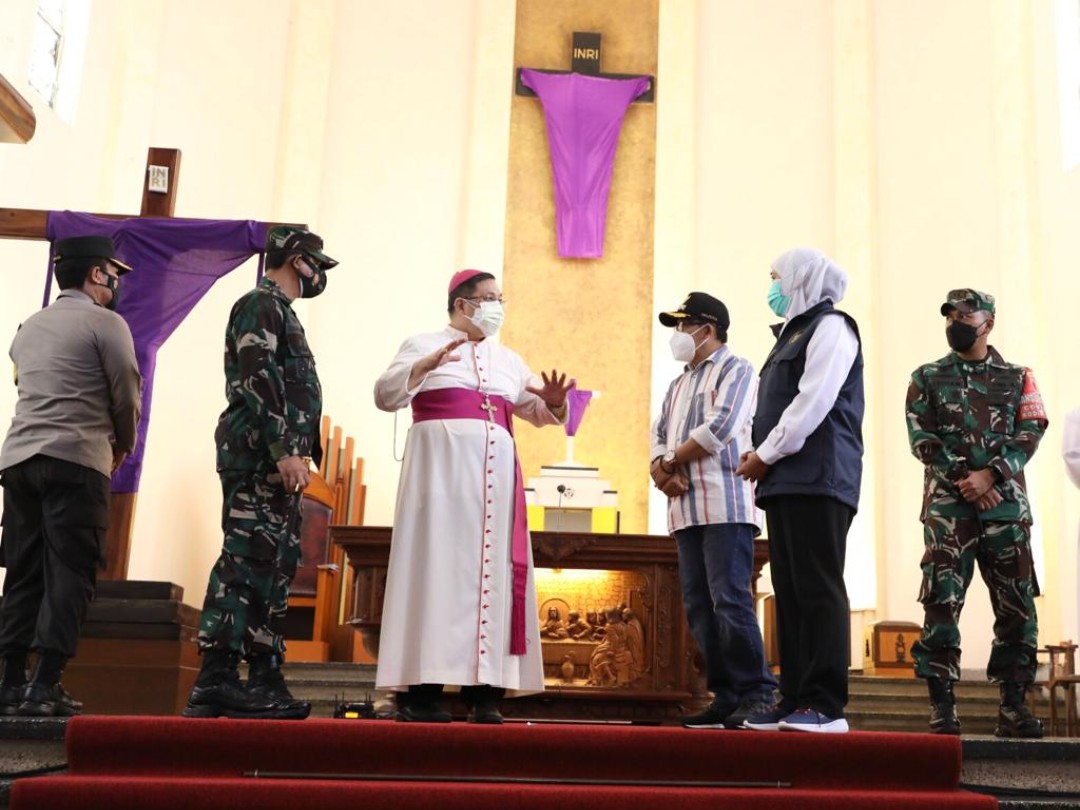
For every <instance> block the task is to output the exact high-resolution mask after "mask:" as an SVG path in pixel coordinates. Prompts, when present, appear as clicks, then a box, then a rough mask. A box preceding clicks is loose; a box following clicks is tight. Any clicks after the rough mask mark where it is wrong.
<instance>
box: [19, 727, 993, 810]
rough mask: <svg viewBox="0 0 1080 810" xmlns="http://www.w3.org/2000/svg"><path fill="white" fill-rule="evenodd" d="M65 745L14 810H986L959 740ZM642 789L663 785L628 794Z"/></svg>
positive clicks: (312, 732) (546, 735)
mask: <svg viewBox="0 0 1080 810" xmlns="http://www.w3.org/2000/svg"><path fill="white" fill-rule="evenodd" d="M66 744H67V751H68V761H69V772H68V773H67V774H65V775H63V776H54V777H41V778H34V779H24V780H20V781H18V782H16V783H15V786H14V789H13V792H12V802H11V806H12V807H13V808H14V810H29V809H30V808H50V810H69V808H70V809H72V810H74V808H80V809H83V808H102V810H106V809H107V810H136V808H137V809H138V810H143V808H150V807H152V808H155V809H156V810H173V808H176V809H177V810H179V808H190V807H199V808H237V809H238V810H239V808H250V807H258V808H259V809H260V810H278V808H281V810H285V808H297V807H319V808H321V809H325V810H337V808H341V809H342V810H345V808H348V810H356V808H358V807H363V808H365V810H369V809H370V810H377V809H378V808H394V810H406V809H407V808H429V807H439V808H461V809H462V810H467V809H468V810H472V809H473V808H476V809H477V810H486V808H491V810H496V809H497V810H503V808H507V807H514V808H530V809H531V808H535V809H536V810H552V808H557V807H566V806H587V807H589V808H590V810H608V808H611V810H616V808H619V809H620V810H621V808H626V807H634V808H653V807H657V808H663V810H675V808H680V809H681V808H699V807H700V808H706V807H708V808H717V807H745V808H767V807H769V808H822V810H825V808H838V809H839V810H846V808H865V807H874V808H875V810H893V808H896V809H897V810H899V808H923V807H925V808H994V807H996V806H997V802H996V801H995V800H994V799H993V798H991V797H987V796H980V795H976V794H972V793H967V792H964V791H961V790H958V789H957V783H958V780H959V774H960V757H961V753H960V740H959V739H958V738H952V737H949V738H942V737H933V736H930V735H923V734H883V733H852V734H846V735H815V734H798V733H793V732H787V733H779V732H778V733H755V732H724V731H704V730H702V731H689V730H684V729H680V728H639V727H629V726H582V725H537V726H527V725H521V724H508V725H505V726H501V727H500V726H494V727H493V726H470V725H467V724H462V723H454V724H452V725H447V726H440V725H422V724H402V723H393V722H389V721H372V720H359V721H349V720H307V721H304V722H277V721H246V722H245V721H233V720H185V719H181V718H173V717H106V716H91V717H77V718H75V719H73V720H72V721H71V723H70V725H69V726H68V732H67V742H66ZM254 771H259V772H263V773H266V772H270V773H278V774H281V773H286V774H289V775H290V777H289V778H252V777H245V776H244V774H245V773H249V772H254ZM298 774H304V775H309V774H310V775H313V776H315V778H314V779H311V780H308V779H302V778H299V777H298V776H296V775H298ZM347 775H367V776H370V777H377V778H376V779H367V780H359V779H345V778H344V777H346V776H347ZM410 776H411V777H425V778H426V779H427V780H428V781H411V782H410V781H407V779H406V778H405V777H410ZM335 777H337V778H335ZM485 777H486V778H487V781H484V779H483V778H485ZM454 779H468V780H476V781H452V780H454ZM508 779H523V780H532V781H527V782H517V783H514V782H510V781H502V780H508ZM576 780H603V781H604V782H606V784H600V785H582V784H577V783H575V781H576ZM560 781H561V782H563V784H559V782H560ZM644 781H657V782H662V783H666V784H662V785H658V786H639V785H628V784H625V783H626V782H644ZM619 782H622V783H624V784H611V783H619ZM675 782H696V783H700V782H711V783H717V782H721V783H737V784H732V785H731V786H726V787H717V786H710V787H700V786H686V785H682V786H679V785H673V784H671V783H675ZM567 783H569V784H567ZM747 783H755V784H751V785H747ZM756 783H767V784H768V786H767V787H765V786H760V785H759V784H756ZM781 784H782V785H783V786H779V785H781Z"/></svg>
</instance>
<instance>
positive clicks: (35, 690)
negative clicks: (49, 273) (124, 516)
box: [0, 236, 142, 716]
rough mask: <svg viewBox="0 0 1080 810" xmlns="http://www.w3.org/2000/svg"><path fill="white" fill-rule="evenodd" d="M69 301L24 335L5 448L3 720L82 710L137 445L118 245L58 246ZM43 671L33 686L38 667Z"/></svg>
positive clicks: (135, 375)
mask: <svg viewBox="0 0 1080 810" xmlns="http://www.w3.org/2000/svg"><path fill="white" fill-rule="evenodd" d="M54 262H55V265H54V273H55V275H56V280H57V283H58V285H59V287H60V294H59V296H58V297H57V299H56V300H55V301H54V302H53V303H52V304H51V305H49V306H48V307H46V308H45V309H43V310H41V311H40V312H38V313H36V314H34V315H32V316H31V317H30V318H28V319H27V320H26V321H25V322H24V323H23V324H22V326H20V327H19V330H18V332H17V333H16V334H15V339H14V341H13V342H12V344H11V351H10V354H11V359H12V360H13V361H14V363H15V381H16V385H17V387H18V389H19V399H18V402H17V404H16V406H15V417H14V419H12V421H11V427H10V428H9V429H8V433H7V437H6V438H5V440H4V444H3V449H2V450H0V483H2V484H3V488H4V528H3V537H2V540H0V563H2V564H3V565H4V566H5V567H6V568H7V576H6V578H5V580H4V600H3V605H2V606H0V657H2V658H3V662H4V675H3V681H2V682H0V713H3V714H7V715H12V714H20V715H30V716H53V715H57V716H68V715H72V714H76V713H78V711H79V710H80V709H81V707H82V704H80V703H78V702H77V701H75V700H74V699H73V698H72V697H71V696H70V695H69V694H68V693H67V692H66V691H65V690H64V688H63V687H62V686H61V685H60V676H61V673H62V672H63V670H64V666H65V665H66V664H67V661H68V659H70V658H71V657H72V656H74V655H75V647H76V644H77V642H78V639H79V629H80V627H81V625H82V622H83V619H84V618H85V617H86V611H87V608H88V606H89V604H90V600H91V599H92V598H93V595H94V587H95V583H96V568H97V566H98V565H99V564H101V563H102V562H103V551H104V544H105V530H106V528H107V525H108V514H109V477H110V475H111V474H112V472H113V470H115V469H116V468H117V467H118V466H119V465H120V463H121V462H122V461H123V460H124V458H125V457H126V456H127V454H128V453H130V452H131V451H132V450H133V449H134V447H135V437H136V428H137V426H138V423H139V411H140V391H141V387H142V377H141V376H140V374H139V368H138V365H137V363H136V360H135V346H134V343H133V342H132V339H131V331H130V330H129V329H128V326H127V323H126V322H125V321H124V320H123V319H122V318H121V317H120V316H119V315H117V314H116V313H115V312H113V311H112V310H114V309H115V308H116V303H117V301H118V300H119V293H120V276H122V275H124V274H125V273H127V272H129V271H130V270H131V268H130V267H128V266H127V265H126V264H124V263H123V262H121V261H119V260H118V259H117V258H116V252H115V249H114V246H113V243H112V240H111V239H109V238H108V237H104V236H77V237H73V238H70V239H63V240H61V241H59V242H57V243H56V246H55V258H54ZM31 650H33V651H35V652H36V653H37V669H36V671H35V673H34V677H33V679H32V680H31V681H30V682H29V683H27V671H26V667H27V657H28V653H29V652H30V651H31Z"/></svg>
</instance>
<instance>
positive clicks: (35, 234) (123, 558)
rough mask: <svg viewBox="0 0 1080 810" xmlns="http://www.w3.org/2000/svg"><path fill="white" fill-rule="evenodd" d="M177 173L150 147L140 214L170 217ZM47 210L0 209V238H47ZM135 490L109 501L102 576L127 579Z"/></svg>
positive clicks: (172, 154) (174, 164)
mask: <svg viewBox="0 0 1080 810" xmlns="http://www.w3.org/2000/svg"><path fill="white" fill-rule="evenodd" d="M179 174H180V150H179V149H158V148H156V147H150V151H149V153H148V154H147V158H146V175H145V176H144V177H143V196H142V209H141V210H140V212H139V216H141V217H171V216H172V215H173V211H174V210H175V209H176V182H177V179H178V176H179ZM48 213H49V212H48V211H41V210H37V209H31V208H0V238H9V239H36V240H42V241H44V240H47V239H48V235H47V233H46V221H47V218H48ZM95 216H99V217H104V218H106V219H129V218H130V217H129V216H128V215H124V214H96V215H95ZM135 496H136V493H134V492H124V493H119V494H113V496H112V497H111V498H110V500H109V530H108V533H107V535H106V537H107V540H106V550H105V571H104V573H103V574H102V579H127V567H128V557H129V555H130V553H131V529H132V525H133V524H134V522H135Z"/></svg>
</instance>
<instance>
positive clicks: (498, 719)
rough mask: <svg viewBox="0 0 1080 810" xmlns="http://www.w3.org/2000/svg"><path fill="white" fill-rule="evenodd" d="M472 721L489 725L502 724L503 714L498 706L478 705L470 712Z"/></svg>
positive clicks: (470, 720)
mask: <svg viewBox="0 0 1080 810" xmlns="http://www.w3.org/2000/svg"><path fill="white" fill-rule="evenodd" d="M469 722H470V723H483V724H485V725H489V726H501V725H502V723H503V716H502V714H501V713H500V712H499V709H498V707H497V706H477V707H476V708H475V709H473V711H472V712H470V713H469Z"/></svg>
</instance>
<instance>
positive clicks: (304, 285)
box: [300, 270, 326, 298]
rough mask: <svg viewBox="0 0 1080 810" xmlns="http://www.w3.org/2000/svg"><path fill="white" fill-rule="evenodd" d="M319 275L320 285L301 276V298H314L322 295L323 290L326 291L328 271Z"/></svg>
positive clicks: (322, 271) (321, 271)
mask: <svg viewBox="0 0 1080 810" xmlns="http://www.w3.org/2000/svg"><path fill="white" fill-rule="evenodd" d="M317 275H318V276H319V281H318V283H316V282H315V281H314V279H311V278H308V277H307V276H300V297H301V298H314V297H315V296H317V295H322V292H323V290H325V289H326V271H325V270H320V271H319V272H318V273H317Z"/></svg>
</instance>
